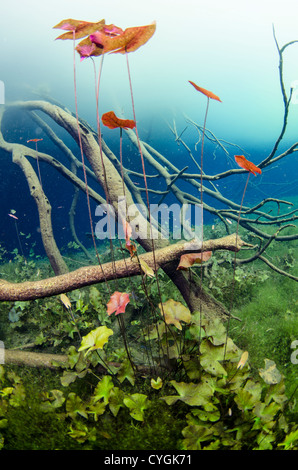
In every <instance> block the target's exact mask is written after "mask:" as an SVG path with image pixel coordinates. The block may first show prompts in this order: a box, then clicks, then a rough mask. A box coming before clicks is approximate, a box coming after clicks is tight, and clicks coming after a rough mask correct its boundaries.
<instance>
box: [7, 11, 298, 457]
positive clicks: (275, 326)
mask: <svg viewBox="0 0 298 470" xmlns="http://www.w3.org/2000/svg"><path fill="white" fill-rule="evenodd" d="M55 27H56V28H60V29H62V30H64V31H66V32H64V33H63V34H62V35H61V36H59V38H57V39H62V40H65V39H71V40H73V51H74V54H75V52H78V53H79V55H80V57H81V59H82V60H83V59H91V61H92V63H93V65H94V71H95V62H94V58H95V57H98V56H99V57H100V58H101V63H100V68H99V73H98V77H97V80H96V82H95V90H96V103H95V105H96V117H97V131H96V132H95V131H94V130H93V129H92V128H91V126H89V124H88V123H86V122H85V121H83V120H82V119H80V118H79V115H78V110H77V97H76V96H75V99H76V110H75V113H72V112H70V111H69V110H68V109H66V108H65V107H64V106H62V105H60V104H57V103H53V100H52V99H50V98H49V99H48V101H29V102H19V103H13V104H12V105H9V106H7V107H6V108H5V109H4V110H2V111H1V115H0V125H1V132H0V145H1V148H3V149H4V150H5V151H6V152H7V153H8V154H11V155H12V159H13V162H14V163H16V164H17V165H19V166H20V168H21V169H22V171H23V173H24V175H25V177H26V179H27V181H28V185H29V189H30V193H31V195H32V197H33V198H34V201H35V202H36V206H37V209H38V214H39V218H40V231H41V236H42V241H43V245H44V248H45V252H46V255H47V257H48V260H49V262H50V265H48V264H47V262H45V260H44V259H42V258H41V257H36V256H35V254H34V246H33V245H31V247H30V251H29V253H27V252H26V253H25V254H24V250H23V244H22V241H23V239H24V237H26V239H29V238H30V234H29V235H27V236H26V235H25V234H22V233H20V232H19V229H18V224H17V221H18V217H17V215H16V213H15V211H13V212H12V211H11V213H10V214H9V215H10V217H11V218H13V219H14V221H15V229H16V236H17V240H18V248H15V250H14V251H13V253H7V252H6V250H5V248H4V247H1V246H0V261H1V279H0V299H1V301H2V302H1V304H0V318H1V323H0V337H1V340H2V341H3V342H4V344H5V364H3V365H0V447H2V448H3V449H7V450H8V449H9V450H11V449H99V450H116V449H129V450H139V449H149V450H150V449H155V450H162V449H164V450H170V449H173V450H175V449H180V450H201V449H208V450H211V449H212V450H216V449H229V450H238V449H244V450H254V449H260V450H272V449H281V450H287V449H298V422H297V412H298V410H297V403H296V397H297V394H296V390H297V387H298V384H297V383H296V378H295V370H296V369H295V367H297V365H296V361H295V360H292V359H293V356H292V353H293V352H295V351H293V347H292V344H293V342H294V341H295V340H296V338H297V339H298V321H297V310H298V305H297V299H296V297H297V296H295V295H292V291H293V290H294V289H295V287H296V285H297V284H296V282H297V280H298V270H297V261H296V258H297V257H296V256H295V255H296V253H297V226H296V225H295V221H296V220H297V215H296V212H297V209H295V208H294V207H293V206H294V203H292V202H289V201H284V200H280V199H274V198H266V199H264V200H263V201H261V202H259V203H257V204H255V206H254V207H249V206H247V205H246V204H245V203H244V202H245V194H246V190H247V188H248V184H249V178H250V174H251V173H253V175H254V176H257V175H256V174H258V175H263V172H264V171H265V170H266V168H267V167H269V166H270V165H271V164H272V163H274V162H276V161H278V160H279V159H281V158H284V157H286V156H289V155H291V154H293V153H294V152H295V151H296V149H297V145H298V144H294V145H293V146H291V147H290V148H289V149H288V150H287V151H286V152H283V154H279V155H278V148H279V144H280V142H281V140H282V139H283V136H284V132H285V128H286V126H287V119H288V111H289V105H290V101H291V96H292V91H291V92H290V96H289V97H287V94H286V91H285V87H284V84H283V76H282V65H283V56H282V54H283V51H284V50H285V48H286V47H287V46H289V45H290V44H293V43H289V44H287V45H285V46H284V47H283V48H279V47H278V45H277V48H278V51H279V58H280V72H281V74H280V81H281V91H282V96H283V99H284V121H283V128H282V130H281V133H280V135H279V136H278V138H277V141H276V143H275V145H274V147H273V150H272V152H271V153H270V155H268V157H266V158H265V159H264V160H263V161H262V162H261V163H260V164H259V165H255V164H254V163H253V162H251V161H250V160H248V159H247V158H246V157H245V156H244V155H235V156H234V159H233V164H234V163H236V164H238V166H239V167H240V168H232V169H228V170H227V171H225V172H223V173H220V174H217V175H207V174H206V173H205V171H203V163H204V139H205V138H206V139H208V140H210V141H212V142H213V144H214V145H215V147H216V148H217V147H219V148H220V149H221V151H223V152H224V153H225V155H229V152H227V149H226V143H223V141H220V140H219V139H217V138H216V137H215V136H214V134H212V133H211V132H210V131H209V130H208V129H207V128H206V120H207V113H208V109H209V99H210V98H211V99H215V100H216V101H221V100H220V99H219V98H218V96H217V95H215V94H214V93H212V92H210V91H208V90H206V89H205V88H202V87H200V86H198V85H196V84H195V83H194V82H191V81H190V83H191V84H192V85H193V86H194V88H195V90H196V91H199V92H200V93H202V94H203V95H204V97H205V98H206V97H207V107H206V114H205V121H204V125H203V126H198V125H197V124H195V123H194V122H192V125H193V126H194V127H195V128H196V130H197V131H198V132H199V135H200V141H201V150H200V164H199V163H198V162H197V160H196V159H195V158H194V156H193V154H192V151H191V150H190V148H189V147H188V146H187V144H186V142H185V141H184V140H182V134H183V133H184V131H182V132H180V134H178V133H177V129H176V124H175V123H174V125H173V127H172V128H171V131H172V132H173V134H174V136H175V141H176V142H177V143H178V144H179V145H182V146H183V147H184V148H185V149H186V151H187V153H188V155H189V157H190V158H191V159H192V160H193V162H194V163H195V164H196V166H197V168H198V169H199V173H198V174H193V173H187V170H188V167H184V168H183V169H178V168H176V167H175V166H174V164H173V163H172V162H171V161H169V160H168V159H167V158H166V157H164V156H163V155H161V154H160V153H159V152H157V150H155V149H153V148H151V147H150V146H149V145H148V144H146V143H145V142H143V141H141V140H140V138H139V135H138V129H137V119H136V113H135V107H134V99H133V90H132V81H131V75H130V68H129V60H128V53H131V52H134V51H136V50H137V49H138V48H139V47H141V46H143V45H144V44H145V43H147V41H148V40H149V39H150V38H151V37H152V36H153V34H154V32H155V23H153V24H151V25H147V26H142V27H134V28H127V29H126V30H124V31H123V30H122V29H121V28H119V27H117V26H115V25H113V24H111V25H106V24H105V21H104V20H102V21H100V22H97V23H89V22H85V21H78V20H73V19H68V20H63V21H62V22H60V23H59V24H58V25H56V26H55ZM77 39H80V42H79V44H78V45H77V46H76V43H75V41H76V40H77ZM294 42H295V41H294ZM276 44H277V42H276ZM106 53H120V54H124V55H125V58H126V65H127V72H128V77H129V85H130V95H131V100H132V109H133V119H122V118H120V117H118V116H117V115H116V114H115V113H114V112H113V111H110V112H108V113H105V114H103V115H102V116H101V120H102V123H103V124H104V125H105V126H107V127H109V128H110V129H119V132H120V149H119V157H117V156H116V155H114V154H113V153H112V151H111V150H110V148H109V147H108V146H107V144H106V143H105V142H104V140H103V139H102V136H101V128H100V115H99V104H100V102H99V84H100V74H101V68H102V66H103V62H102V59H103V56H104V54H106ZM74 71H75V63H74ZM95 75H96V74H95ZM74 88H75V93H76V74H75V73H74ZM16 109H17V110H18V112H19V113H22V112H25V113H26V114H27V115H28V116H30V117H31V119H33V121H34V122H37V123H38V125H39V126H40V127H41V129H42V130H43V132H44V134H45V135H47V136H48V137H50V138H51V140H52V141H53V142H54V143H55V144H56V145H57V146H58V147H59V149H60V150H62V152H63V153H64V154H65V155H66V156H67V157H68V159H69V161H70V169H68V168H67V167H66V166H64V165H63V164H62V163H60V162H59V161H58V160H56V159H55V158H53V157H51V156H50V155H48V154H46V153H42V152H41V151H40V150H39V149H38V147H37V141H39V140H42V139H32V138H30V139H28V140H27V143H28V142H35V143H36V146H35V149H31V148H29V147H28V146H24V145H21V144H18V143H10V142H8V141H7V140H6V138H5V130H4V129H5V124H6V122H7V121H6V119H7V115H8V116H9V113H10V112H11V111H15V110H16ZM38 111H42V112H43V113H45V114H46V115H47V117H49V118H51V119H53V121H55V123H57V124H58V125H59V126H61V127H62V128H63V129H64V130H66V131H67V132H68V133H69V134H70V135H71V136H72V137H73V138H74V140H75V141H76V143H77V144H78V148H79V150H80V156H81V160H79V159H78V158H77V157H76V156H75V155H74V154H73V153H72V151H71V150H70V148H68V147H67V146H66V145H65V144H64V143H63V142H62V140H61V139H60V138H59V137H58V135H57V134H55V132H54V131H53V130H52V129H51V128H50V126H49V124H48V123H47V121H45V120H43V119H42V118H41V117H40V116H39V114H37V112H38ZM124 133H125V135H126V136H127V137H128V138H129V139H130V140H131V142H132V143H133V144H134V145H135V147H136V148H137V151H138V159H139V160H138V167H140V168H141V170H140V172H138V171H137V170H136V168H135V167H134V166H132V167H131V168H125V166H124V164H123V152H122V138H123V134H124ZM229 145H232V147H236V146H235V145H233V144H229ZM196 146H197V144H196V145H195V148H196ZM237 150H239V147H237ZM27 157H30V158H31V159H33V160H36V164H37V169H38V172H37V173H36V171H35V170H34V168H33V166H32V165H31V163H30V162H29V160H28V159H27ZM85 157H86V158H87V160H88V163H89V164H90V166H88V165H87V164H86V163H85ZM42 161H43V162H47V164H50V165H52V166H53V167H54V168H55V169H57V171H59V172H60V173H61V174H62V175H63V176H64V177H65V178H67V179H68V180H69V181H71V183H72V184H73V185H74V187H75V195H74V198H73V204H72V207H71V210H70V213H69V222H70V227H71V231H72V235H73V241H69V243H68V246H67V247H66V248H67V251H66V252H63V250H59V248H58V246H57V244H56V241H55V238H54V234H53V230H52V220H51V206H50V201H49V200H48V199H47V197H46V195H45V192H44V185H43V184H42V169H41V168H40V166H39V163H40V162H42ZM145 162H146V163H148V164H149V167H150V169H153V170H154V171H156V172H157V175H156V174H152V173H150V172H148V171H147V170H146V169H145ZM78 170H80V171H82V174H83V176H82V179H81V177H79V176H78ZM243 173H244V174H245V177H246V183H245V185H243V186H244V188H243V193H242V196H241V197H242V199H240V201H237V202H234V201H233V200H230V199H228V198H227V197H225V195H224V187H223V188H221V187H220V186H219V185H218V184H217V183H216V184H215V181H218V182H219V183H220V182H221V180H224V179H225V178H229V177H230V176H231V177H238V176H239V175H241V174H243ZM131 176H133V177H134V178H136V179H138V180H139V181H140V182H141V181H142V184H143V187H141V186H140V183H139V182H137V183H136V182H133V181H132V180H131ZM87 178H90V179H92V180H95V181H96V183H99V185H100V186H101V189H100V190H99V192H96V191H95V190H94V189H92V187H91V186H90V185H89V183H88V180H87ZM150 178H161V179H162V180H163V182H164V183H165V188H164V189H163V190H156V189H154V188H152V187H150V184H148V181H149V180H150ZM181 182H183V183H187V184H188V185H190V187H191V189H190V192H187V191H186V190H184V189H181V187H180V183H181ZM79 190H81V191H84V192H85V194H86V197H87V210H88V215H89V219H90V230H91V238H92V241H93V250H94V251H93V250H92V251H91V250H88V249H86V248H85V247H84V245H83V243H82V242H81V241H80V240H79V238H78V237H77V234H76V229H75V207H76V203H77V194H78V191H79ZM194 191H195V192H196V193H197V192H199V196H198V197H197V196H194ZM151 193H152V194H154V195H155V196H158V197H159V206H161V205H162V203H163V201H164V199H166V198H167V197H168V196H174V197H175V198H176V200H177V202H178V203H179V207H180V206H183V208H184V206H185V205H188V204H192V205H197V204H201V205H202V208H203V209H204V211H208V212H209V213H210V214H212V216H214V217H215V219H216V221H215V223H214V225H212V226H207V225H205V226H203V224H201V225H200V224H199V232H200V233H199V237H198V236H197V235H198V233H196V229H197V227H196V225H195V224H194V225H192V224H189V225H186V227H185V228H186V233H187V235H188V236H185V239H183V240H182V239H181V240H179V242H177V240H176V239H174V236H173V238H171V237H168V238H166V237H164V236H163V235H164V233H165V232H166V229H167V228H168V227H166V226H165V225H163V224H162V223H159V222H158V221H157V222H156V221H155V220H154V218H153V217H152V212H151V207H150V204H149V195H150V194H151ZM205 194H206V195H207V196H208V197H209V198H211V200H212V201H213V202H214V204H213V205H211V204H210V203H208V204H207V203H206V202H205V200H204V198H203V195H204V196H205ZM119 196H120V198H119ZM90 199H93V200H94V201H96V203H97V204H99V205H101V210H102V211H103V212H104V213H105V215H106V224H107V226H108V227H109V230H110V232H109V237H107V238H108V240H105V241H101V242H98V241H97V240H96V237H95V235H96V234H95V230H94V228H93V223H92V215H91V208H90V207H91V206H90ZM123 200H124V201H125V204H124V206H125V205H126V204H127V207H126V206H125V207H124V209H126V210H124V211H123V207H122V211H121V207H119V206H121V203H122V202H123ZM144 201H145V207H146V208H147V210H148V212H147V213H146V214H145V215H144V213H137V214H135V213H134V214H131V213H129V211H127V208H128V207H129V206H130V207H131V206H133V205H134V203H138V204H140V203H144ZM218 203H219V204H221V207H222V205H223V206H224V207H222V208H218ZM263 206H264V207H266V208H270V209H268V211H265V209H262V208H263ZM271 207H273V208H271ZM285 207H286V208H285ZM103 209H104V210H103ZM112 216H115V218H116V219H117V220H116V222H117V224H118V228H119V227H121V228H122V229H123V238H122V239H121V237H119V238H116V239H115V238H114V237H112V230H111V220H112ZM182 216H183V217H184V218H186V215H185V214H184V213H183V214H182ZM183 217H182V218H183ZM136 220H137V221H136ZM232 230H233V231H234V233H231V231H232ZM200 235H202V240H203V241H202V243H201V240H200V239H199V238H200ZM181 238H182V237H181ZM81 252H82V253H83V256H84V264H86V266H84V267H83V268H80V269H76V268H77V264H76V262H80V261H81V257H80V256H81V254H80V253H81ZM94 252H95V255H96V256H95V255H94ZM65 253H66V254H67V256H65ZM247 253H249V254H247ZM11 256H12V257H13V260H12V262H9V259H8V258H9V257H11ZM86 260H87V261H86ZM10 261H11V260H10ZM96 261H97V264H96V265H94V263H95V262H96ZM53 273H54V276H53ZM297 349H298V348H297Z"/></svg>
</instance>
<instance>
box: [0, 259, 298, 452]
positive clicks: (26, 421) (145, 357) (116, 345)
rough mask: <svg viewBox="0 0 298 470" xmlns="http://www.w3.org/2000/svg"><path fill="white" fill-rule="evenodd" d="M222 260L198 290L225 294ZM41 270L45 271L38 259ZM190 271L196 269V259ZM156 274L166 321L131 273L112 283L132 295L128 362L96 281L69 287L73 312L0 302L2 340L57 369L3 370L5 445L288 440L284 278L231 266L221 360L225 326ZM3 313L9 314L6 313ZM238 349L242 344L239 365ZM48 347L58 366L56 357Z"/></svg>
mask: <svg viewBox="0 0 298 470" xmlns="http://www.w3.org/2000/svg"><path fill="white" fill-rule="evenodd" d="M285 254H286V251H285ZM280 255H281V254H280ZM281 257H282V255H281ZM73 258H74V260H75V254H73ZM220 259H221V257H220V256H218V260H220ZM293 263H294V265H295V266H294V272H295V271H297V265H296V263H295V262H293ZM229 264H230V269H229V268H228V265H229ZM231 265H232V259H231V260H230V262H229V261H227V263H226V266H221V265H220V264H218V263H214V268H209V269H206V270H205V274H204V276H203V283H204V285H206V288H210V289H211V291H213V290H216V291H218V292H219V291H221V292H223V293H224V296H225V297H226V299H228V298H229V296H230V295H231V282H230V281H231V276H232V274H233V271H232V269H231ZM13 266H14V269H15V271H16V273H15V274H14V276H15V277H16V280H18V279H22V278H23V274H22V267H23V269H24V271H26V273H27V268H26V265H25V264H24V262H22V260H21V259H17V260H16V261H15V262H14V263H7V264H3V265H2V268H1V269H2V270H3V271H4V272H5V271H6V269H7V270H11V269H12V267H13ZM40 269H41V271H42V269H45V270H46V269H47V265H46V263H41V264H40ZM192 269H193V275H196V273H197V272H198V270H200V267H199V266H198V267H197V268H192ZM11 275H12V274H11ZM26 275H27V274H26ZM34 275H35V274H34V270H33V271H32V272H31V278H34ZM244 276H246V283H245V287H244V283H243V282H241V280H242V279H243V277H244ZM159 280H160V287H161V291H162V301H163V302H164V305H165V306H166V305H167V304H168V305H169V299H173V300H172V301H171V304H170V305H169V307H171V308H169V310H167V309H166V311H168V312H169V315H170V318H166V323H165V322H164V319H163V317H162V316H161V314H160V313H159V316H158V318H157V319H156V318H155V317H153V318H152V312H151V309H150V304H149V302H148V298H147V297H146V296H145V294H144V289H143V287H142V285H141V283H140V279H139V278H135V279H131V280H130V281H129V282H128V281H126V280H123V281H121V282H122V284H121V286H120V287H121V290H123V291H124V292H125V291H130V292H131V293H132V299H131V302H130V303H129V304H128V305H127V307H126V311H125V313H122V314H120V315H122V316H123V318H124V319H125V324H126V340H127V344H128V345H129V351H130V358H131V359H132V361H133V366H132V364H131V363H130V361H129V359H128V356H127V353H126V351H125V346H124V343H123V337H122V335H121V330H120V328H119V325H118V321H117V316H114V315H113V314H112V315H110V316H109V315H108V314H107V305H106V303H107V302H106V300H105V299H106V298H107V295H106V291H105V286H104V285H102V286H96V287H95V286H92V287H86V288H85V289H80V290H79V291H74V292H72V293H70V294H68V296H67V298H68V299H69V301H70V305H71V309H69V308H66V307H65V304H64V303H65V300H64V303H63V302H62V301H61V299H60V297H59V296H55V297H52V298H47V299H37V300H35V301H33V302H32V301H31V302H2V304H1V306H0V312H1V318H2V322H1V327H2V331H1V337H2V338H3V339H4V341H5V345H6V347H7V348H8V349H9V350H10V351H14V348H17V349H19V348H21V349H22V350H23V351H24V352H26V351H30V350H32V349H33V350H34V351H35V352H36V353H39V354H40V355H41V357H42V353H43V352H47V353H53V354H52V361H53V363H54V365H56V367H55V369H54V370H53V369H44V368H41V369H40V368H37V369H36V368H32V367H31V366H30V365H29V366H28V365H27V366H24V365H23V366H21V367H20V366H17V365H13V364H11V365H8V364H7V365H3V366H1V391H0V395H1V404H0V413H1V421H0V426H1V431H0V432H1V435H2V446H3V448H4V449H20V448H23V449H101V450H111V449H113V450H117V449H118V450H120V449H130V450H132V449H135V450H140V449H156V450H163V449H164V450H170V449H186V450H194V449H295V448H297V447H298V425H297V424H296V416H297V412H298V410H297V403H296V396H295V390H296V386H297V383H296V382H297V380H296V375H297V374H296V368H297V365H295V364H292V363H291V360H290V358H291V353H292V352H293V351H292V350H291V342H292V341H293V339H296V338H297V337H298V336H297V335H298V322H297V310H298V305H297V301H296V299H295V298H293V297H289V291H290V290H291V289H292V281H291V280H290V279H287V278H285V277H282V278H281V276H279V275H278V274H277V273H274V272H272V271H271V270H269V268H268V269H264V268H262V267H260V266H258V265H256V263H254V264H253V265H250V266H249V267H239V268H237V272H236V286H237V283H239V286H238V287H236V290H235V293H236V298H237V299H238V301H237V302H236V303H235V306H234V309H233V312H232V313H233V315H235V316H237V317H239V318H240V319H241V320H242V321H241V323H240V322H239V321H238V320H232V322H231V326H230V337H231V338H230V339H229V340H228V343H227V345H228V348H227V355H226V358H225V360H223V350H224V345H225V342H226V328H225V326H224V324H223V323H222V322H221V321H220V320H218V321H213V322H209V321H207V320H204V319H202V318H201V316H200V313H199V312H194V313H193V314H192V315H191V316H188V315H187V312H189V311H188V309H187V308H186V307H185V303H184V301H183V298H182V296H181V294H180V293H179V291H178V290H177V291H176V292H174V291H173V288H172V283H171V281H170V280H169V279H168V278H167V277H166V276H165V275H160V279H159ZM210 286H211V287H210ZM147 288H148V294H147V295H148V296H149V299H150V302H152V304H154V305H157V304H158V302H159V297H158V292H157V290H156V286H155V282H154V280H153V279H150V278H149V279H148V282H147ZM223 300H225V299H224V298H223ZM12 309H14V310H15V312H16V313H17V314H18V316H17V318H14V319H11V318H10V317H9V313H10V312H11V310H12ZM173 314H174V319H173V317H171V315H173ZM156 325H157V326H158V328H157V327H156ZM99 329H100V330H99ZM91 333H92V336H91V335H90V334H91ZM166 334H167V335H168V338H167V340H166ZM236 345H237V346H236ZM239 348H241V349H239ZM243 351H248V360H247V361H246V362H245V363H244V364H242V363H241V362H240V361H241V357H242V356H243ZM161 353H162V354H161ZM57 354H60V355H61V354H62V355H63V361H64V362H62V363H60V364H58V363H56V364H55V357H56V355H57ZM161 356H162V361H161ZM60 359H61V358H60ZM160 361H161V362H160ZM239 364H240V365H239ZM59 370H60V371H59ZM165 403H166V405H167V406H166V407H165ZM42 429H44V430H45V434H44V433H43V432H42Z"/></svg>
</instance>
